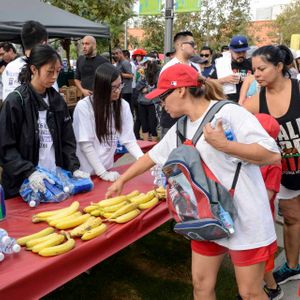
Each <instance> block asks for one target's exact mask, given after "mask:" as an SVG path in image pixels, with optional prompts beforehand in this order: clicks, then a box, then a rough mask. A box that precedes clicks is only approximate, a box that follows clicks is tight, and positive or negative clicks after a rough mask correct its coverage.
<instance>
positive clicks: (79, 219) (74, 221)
mask: <svg viewBox="0 0 300 300" xmlns="http://www.w3.org/2000/svg"><path fill="white" fill-rule="evenodd" d="M89 217H90V215H89V214H84V215H81V216H75V217H73V218H67V219H62V220H61V221H60V222H58V223H57V224H56V225H55V227H56V228H57V229H69V228H74V227H76V226H78V225H81V224H83V223H84V222H86V221H87V220H88V219H89Z"/></svg>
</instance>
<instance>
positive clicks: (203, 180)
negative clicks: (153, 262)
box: [163, 101, 241, 241]
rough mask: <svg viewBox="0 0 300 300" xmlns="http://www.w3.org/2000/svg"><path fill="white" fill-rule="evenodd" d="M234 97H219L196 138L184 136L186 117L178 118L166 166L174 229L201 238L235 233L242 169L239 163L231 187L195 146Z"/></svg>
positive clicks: (165, 172) (226, 236) (216, 237)
mask: <svg viewBox="0 0 300 300" xmlns="http://www.w3.org/2000/svg"><path fill="white" fill-rule="evenodd" d="M229 103H230V104H232V103H233V102H231V101H219V102H217V103H216V104H215V105H214V106H212V107H211V108H210V110H209V111H208V113H207V114H206V115H205V117H204V118H203V120H202V122H201V124H200V126H199V128H198V129H197V131H196V133H195V135H194V137H193V139H192V140H191V141H190V140H187V139H186V138H185V131H186V122H187V117H186V116H183V117H181V118H180V119H179V120H178V121H177V148H175V149H174V150H173V151H172V152H171V153H170V155H169V157H168V160H167V162H166V163H165V164H164V166H163V172H164V174H165V176H166V178H167V183H168V184H167V205H168V208H169V212H170V214H171V216H172V217H173V218H174V219H175V221H176V222H177V223H176V224H175V226H174V231H175V232H177V233H179V234H181V235H183V236H184V237H186V238H188V239H192V240H198V241H203V240H205V241H214V240H218V239H221V238H229V237H230V236H231V235H232V234H233V233H234V226H233V220H234V219H235V217H236V209H235V207H234V205H233V198H232V197H233V194H234V189H235V186H236V183H237V180H238V176H239V173H240V168H241V162H239V163H238V164H237V168H236V171H235V174H234V176H233V182H232V187H231V189H230V190H229V191H228V190H227V189H226V188H225V187H224V186H223V185H222V184H221V183H220V182H219V181H218V180H217V178H216V177H215V176H214V174H213V173H212V171H211V170H210V169H209V168H208V166H207V165H206V164H205V163H204V161H203V160H202V159H201V155H200V153H199V151H198V150H197V149H196V147H195V145H196V144H197V142H198V140H199V138H200V137H201V135H202V133H203V127H204V126H205V125H206V124H207V123H208V122H210V121H212V119H213V117H214V115H215V113H217V112H218V111H219V110H220V109H221V108H222V107H223V106H224V105H226V104H229Z"/></svg>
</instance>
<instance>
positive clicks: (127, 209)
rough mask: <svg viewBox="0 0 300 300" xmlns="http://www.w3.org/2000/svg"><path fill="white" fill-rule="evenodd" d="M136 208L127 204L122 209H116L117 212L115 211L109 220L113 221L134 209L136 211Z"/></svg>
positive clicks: (133, 204) (134, 204) (135, 205)
mask: <svg viewBox="0 0 300 300" xmlns="http://www.w3.org/2000/svg"><path fill="white" fill-rule="evenodd" d="M137 207H138V205H137V204H136V203H129V204H127V205H124V206H123V207H121V208H120V209H118V210H117V211H115V212H114V213H113V214H112V215H111V216H110V219H115V218H117V217H119V216H122V215H124V214H126V213H128V212H130V211H132V210H134V209H136V208H137Z"/></svg>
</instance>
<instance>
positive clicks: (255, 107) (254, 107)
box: [242, 93, 259, 114]
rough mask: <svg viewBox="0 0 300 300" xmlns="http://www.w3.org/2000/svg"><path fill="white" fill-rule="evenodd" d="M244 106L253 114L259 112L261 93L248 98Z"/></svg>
mask: <svg viewBox="0 0 300 300" xmlns="http://www.w3.org/2000/svg"><path fill="white" fill-rule="evenodd" d="M242 106H243V107H244V108H246V109H247V110H248V111H250V112H251V113H253V114H258V113H259V93H257V94H256V95H254V96H252V97H249V98H247V100H246V101H244V103H243V104H242Z"/></svg>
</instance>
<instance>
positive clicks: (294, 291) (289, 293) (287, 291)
mask: <svg viewBox="0 0 300 300" xmlns="http://www.w3.org/2000/svg"><path fill="white" fill-rule="evenodd" d="M134 161H135V159H134V158H133V157H132V156H131V155H130V154H125V155H123V156H122V157H121V158H120V159H119V160H118V161H117V162H116V163H115V166H120V165H124V164H129V163H133V162H134ZM275 229H276V234H277V244H278V246H279V247H280V248H282V249H283V248H284V244H283V226H282V224H279V223H277V222H276V223H275ZM285 261H286V258H285V252H284V250H282V251H281V252H280V253H279V255H278V256H277V257H276V259H275V269H277V268H279V267H280V266H281V265H282V264H283V263H284V262H285ZM299 263H300V259H299ZM281 288H282V290H283V292H284V297H283V300H300V280H292V281H288V282H287V283H285V284H282V285H281Z"/></svg>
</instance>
